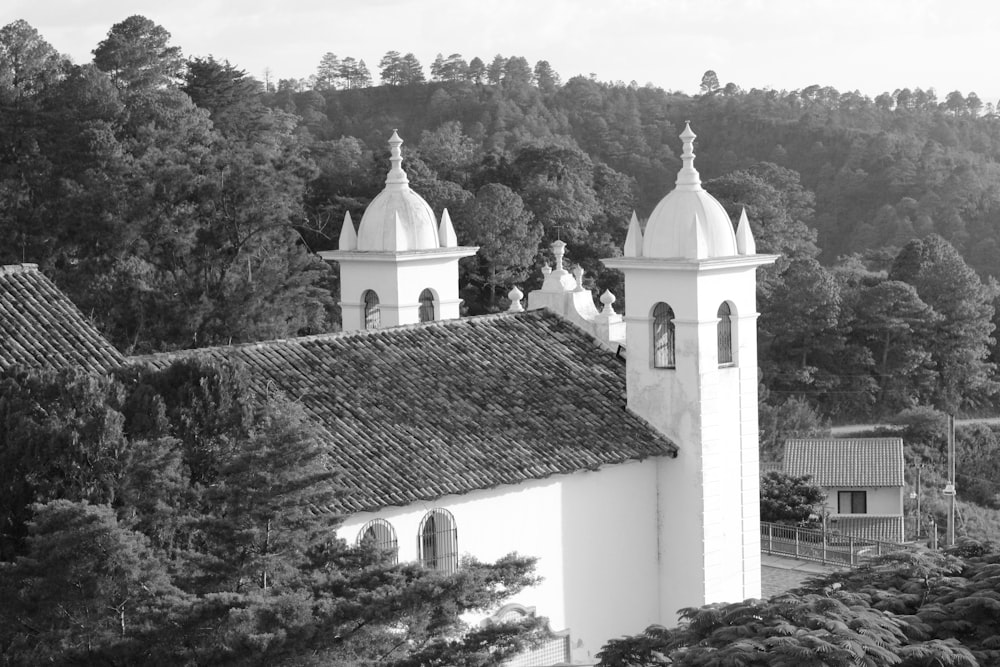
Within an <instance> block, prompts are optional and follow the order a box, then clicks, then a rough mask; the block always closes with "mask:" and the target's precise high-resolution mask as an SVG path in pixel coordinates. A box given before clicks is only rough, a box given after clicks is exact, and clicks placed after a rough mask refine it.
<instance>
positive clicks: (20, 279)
mask: <svg viewBox="0 0 1000 667" xmlns="http://www.w3.org/2000/svg"><path fill="white" fill-rule="evenodd" d="M123 362H124V359H123V357H122V355H121V353H120V352H118V350H116V349H115V348H114V347H113V346H112V345H111V343H109V342H108V341H106V340H105V339H104V337H103V336H101V334H100V333H99V332H98V331H97V329H96V328H95V327H94V325H93V324H92V323H91V322H90V321H89V320H88V319H87V318H86V317H84V315H83V313H81V312H80V310H79V309H78V308H77V307H76V306H74V305H73V303H72V302H71V301H70V300H69V298H68V297H67V296H66V295H65V294H63V293H62V292H60V291H59V288H57V287H56V286H55V285H54V284H53V283H52V281H51V280H49V279H48V278H46V277H45V276H44V275H43V274H42V273H41V272H40V271H39V270H38V267H37V266H36V265H35V264H14V265H10V266H2V265H0V369H6V368H9V367H11V366H14V365H15V364H20V365H26V366H32V367H40V368H65V367H68V366H80V367H82V368H84V369H86V370H88V371H94V372H100V373H106V372H108V371H110V370H111V369H113V368H117V367H118V366H121V365H122V363H123Z"/></svg>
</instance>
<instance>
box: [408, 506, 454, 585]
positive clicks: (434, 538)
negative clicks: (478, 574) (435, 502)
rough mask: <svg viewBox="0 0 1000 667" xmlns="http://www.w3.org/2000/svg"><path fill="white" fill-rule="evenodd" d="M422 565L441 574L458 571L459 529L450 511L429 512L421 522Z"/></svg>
mask: <svg viewBox="0 0 1000 667" xmlns="http://www.w3.org/2000/svg"><path fill="white" fill-rule="evenodd" d="M417 554H418V557H419V558H420V564H421V565H423V566H424V567H426V568H430V569H432V570H438V571H440V572H455V571H456V570H458V529H457V528H455V518H454V517H453V516H452V515H451V512H449V511H448V510H442V509H435V510H431V511H430V512H428V513H427V514H426V515H425V516H424V519H423V521H421V522H420V530H419V531H418V535H417Z"/></svg>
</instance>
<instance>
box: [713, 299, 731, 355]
mask: <svg viewBox="0 0 1000 667" xmlns="http://www.w3.org/2000/svg"><path fill="white" fill-rule="evenodd" d="M716 315H717V316H718V318H719V324H718V337H719V365H720V366H731V365H732V364H733V311H732V309H731V308H730V307H729V304H728V303H726V302H725V301H723V302H722V305H721V306H719V312H718V313H716Z"/></svg>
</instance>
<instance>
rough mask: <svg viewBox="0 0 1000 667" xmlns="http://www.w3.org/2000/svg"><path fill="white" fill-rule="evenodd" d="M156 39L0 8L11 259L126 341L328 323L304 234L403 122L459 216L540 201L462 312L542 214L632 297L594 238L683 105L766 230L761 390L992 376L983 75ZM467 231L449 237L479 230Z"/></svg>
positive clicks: (883, 403) (664, 163) (534, 274)
mask: <svg viewBox="0 0 1000 667" xmlns="http://www.w3.org/2000/svg"><path fill="white" fill-rule="evenodd" d="M169 39H170V36H169V33H168V32H167V30H166V29H164V28H163V27H161V26H157V25H156V24H155V23H153V22H151V21H149V20H148V19H145V18H144V17H141V16H133V17H129V18H128V19H126V20H125V21H122V22H120V23H118V24H116V25H114V26H112V27H111V29H110V30H109V33H108V36H107V38H106V39H105V40H103V41H102V42H101V43H100V44H99V45H97V47H96V48H95V52H94V53H95V58H94V63H93V64H85V65H80V66H74V65H72V64H70V63H68V62H65V61H64V60H63V59H62V58H61V57H60V56H58V51H57V50H56V49H55V48H53V47H52V46H50V45H48V44H46V43H45V42H44V40H43V39H42V37H41V36H40V35H38V34H37V32H35V31H34V29H33V28H31V26H30V25H28V24H26V23H24V22H15V23H12V24H10V25H8V26H6V27H5V28H3V29H2V31H0V122H2V123H3V124H4V125H5V126H9V127H16V128H17V130H18V131H17V132H12V133H6V134H4V135H3V137H4V138H3V140H2V141H0V214H2V215H0V228H2V229H3V231H4V232H6V234H5V238H10V239H13V241H12V242H11V243H8V244H5V245H3V246H0V253H3V255H2V259H0V261H7V262H9V261H22V260H25V261H36V262H38V263H40V264H41V265H42V268H43V270H45V271H46V272H47V273H48V274H49V275H51V276H52V277H53V278H55V279H56V281H57V282H58V284H59V285H60V286H61V287H62V288H63V289H64V290H66V291H67V292H68V293H69V294H70V295H71V297H72V298H73V299H74V301H76V302H77V303H78V304H80V305H81V306H82V307H83V308H84V309H85V310H86V311H87V312H88V313H92V314H93V316H94V317H95V318H96V319H97V320H98V323H99V324H100V325H101V327H102V328H103V330H104V331H105V332H106V333H107V334H108V335H109V336H110V337H111V338H112V340H114V342H115V343H116V344H117V345H119V346H120V347H121V348H122V349H125V350H134V351H143V350H154V349H169V348H177V347H188V346H197V345H205V344H214V343H220V342H230V341H243V340H253V339H258V338H266V337H273V336H288V335H295V334H297V333H301V332H314V331H323V330H329V329H331V328H335V327H336V319H335V318H336V309H335V307H334V306H332V303H333V302H334V301H335V300H336V294H337V282H336V273H335V272H331V271H328V270H327V267H325V266H324V265H323V264H322V263H320V262H318V261H316V260H315V259H313V257H314V255H312V254H311V253H310V251H315V250H323V249H329V248H332V247H333V246H334V245H335V244H336V238H337V233H338V231H339V229H340V225H341V222H342V220H343V219H344V215H345V214H346V213H350V214H351V215H352V216H354V218H355V219H356V220H357V219H358V218H360V215H361V214H362V213H363V211H364V208H365V206H366V204H367V203H368V202H369V201H370V200H371V199H372V198H373V197H374V196H375V195H376V194H377V193H378V192H379V190H380V189H381V187H382V183H383V181H384V177H385V176H384V174H385V169H386V161H385V160H386V150H385V141H386V138H387V136H388V134H390V133H391V131H392V129H393V128H399V129H400V132H401V133H402V134H403V136H404V138H405V139H406V140H407V142H408V143H407V145H406V148H405V151H404V152H405V155H404V158H405V166H406V169H407V171H408V173H409V175H410V180H411V184H412V185H413V187H414V188H415V189H416V190H417V191H418V192H420V194H421V195H423V196H424V197H425V199H427V201H428V202H429V203H430V204H431V206H432V207H433V208H434V209H435V211H436V213H437V214H438V215H440V214H441V211H442V209H443V208H445V207H447V208H448V210H449V212H450V213H451V216H452V218H453V221H454V223H455V225H456V227H457V228H463V227H464V228H466V229H472V228H474V227H476V226H477V224H478V223H476V222H475V221H474V220H471V219H470V218H469V216H472V215H479V214H480V213H481V209H482V205H481V203H480V204H477V202H476V193H478V192H479V191H480V190H481V189H482V188H483V187H485V186H489V185H501V186H504V187H506V188H508V189H509V190H510V192H511V194H512V195H514V196H516V197H518V198H519V199H520V201H521V202H522V204H523V207H524V209H525V211H527V212H529V213H530V214H531V216H532V217H533V220H534V224H537V225H540V226H541V229H542V232H543V233H542V235H541V236H540V237H538V238H537V242H536V246H535V248H534V251H533V252H532V249H531V248H530V247H528V246H530V245H531V242H529V241H530V240H531V239H535V237H534V236H533V235H531V234H529V235H527V236H524V235H519V236H518V238H520V239H521V241H518V242H517V243H513V244H509V245H510V246H511V248H514V247H516V248H517V249H518V257H517V261H516V262H514V261H513V260H512V259H510V258H509V259H508V260H504V262H502V264H504V265H505V266H508V267H513V266H517V267H518V268H517V270H513V271H507V270H506V269H504V270H500V271H497V272H496V273H495V274H494V273H493V272H492V270H491V269H489V268H488V266H489V265H488V263H485V262H484V263H483V264H481V265H477V266H475V267H471V266H467V267H466V270H465V271H463V274H462V278H461V280H462V287H463V288H464V289H465V291H464V292H463V294H465V296H466V299H467V302H468V305H469V310H470V312H481V311H486V310H491V309H495V308H497V307H498V305H497V304H496V302H495V299H494V295H495V293H496V292H500V293H501V294H504V293H506V291H507V290H508V289H509V288H510V287H511V286H513V284H514V283H515V282H517V283H519V284H520V286H521V287H522V288H523V289H525V290H526V291H530V290H531V289H534V288H536V287H537V286H538V285H539V283H540V281H541V273H540V272H539V271H536V270H530V268H531V267H539V266H541V264H542V263H543V262H544V261H545V257H546V253H547V252H548V244H550V243H551V242H552V241H553V240H554V239H556V238H562V239H563V240H565V241H567V242H568V243H569V248H568V257H569V258H571V260H572V261H573V262H575V263H579V264H581V265H582V266H583V267H584V269H585V270H586V276H587V278H586V283H585V284H586V286H588V287H591V288H593V289H594V290H597V289H604V288H610V289H612V291H614V292H615V293H616V296H617V297H618V299H619V300H618V304H619V305H621V304H624V299H623V296H624V295H623V293H622V284H621V280H620V276H619V275H618V274H617V273H616V272H612V271H607V270H606V269H605V268H604V267H603V265H602V264H601V263H600V259H601V258H602V257H608V256H614V255H616V254H617V253H619V252H620V251H621V246H622V243H623V240H624V234H625V230H626V227H627V222H628V220H629V218H630V217H631V214H632V211H633V209H634V210H635V211H636V213H637V215H638V216H639V219H640V220H642V219H643V218H644V217H645V216H647V215H649V213H650V212H651V211H652V209H653V207H654V206H655V204H656V203H657V201H659V199H660V198H662V197H663V195H664V194H665V193H666V192H667V191H668V190H669V188H670V184H671V182H672V180H673V178H674V174H675V173H676V169H677V167H678V166H679V161H678V159H677V157H676V154H675V150H676V147H677V143H678V142H677V138H676V135H677V134H678V131H679V128H680V127H683V122H684V121H685V120H688V119H690V120H691V121H692V122H693V124H694V127H695V128H696V131H697V133H698V134H699V138H698V141H697V147H696V152H697V156H698V157H697V167H698V169H699V171H700V172H701V173H702V175H703V178H704V182H705V186H706V188H707V189H708V190H709V191H710V192H711V193H712V194H713V195H715V196H716V197H717V198H718V199H719V200H720V201H721V202H722V203H723V205H724V206H725V207H726V209H727V211H728V212H729V214H730V216H731V217H732V218H733V219H734V220H735V219H736V218H737V216H738V215H739V214H740V213H741V212H742V211H743V210H745V211H746V213H747V215H748V217H749V220H750V225H751V228H752V229H753V232H754V235H755V238H756V241H757V247H758V249H759V250H760V251H761V252H773V253H778V254H780V255H781V257H780V258H779V260H778V262H777V263H776V264H775V265H774V266H773V267H770V268H767V269H764V270H762V271H761V281H760V283H761V285H760V290H759V301H760V311H761V313H762V317H761V320H760V332H761V339H760V352H761V367H762V370H763V372H764V375H763V378H764V379H763V383H764V389H766V390H767V392H766V393H765V396H766V400H767V402H768V403H767V405H766V406H765V411H766V410H767V409H770V408H774V410H773V411H772V412H773V414H781V412H780V410H779V407H780V406H786V407H787V406H792V407H795V408H796V410H798V409H799V408H803V409H805V410H811V411H814V412H816V413H818V414H819V416H820V417H825V418H833V419H836V420H856V419H866V418H870V417H882V416H890V415H892V414H893V413H895V412H897V411H899V410H904V409H908V408H910V407H913V406H916V405H919V404H922V403H928V402H930V403H933V404H934V405H937V406H939V407H942V408H946V409H949V410H956V409H957V410H969V409H976V408H982V407H983V406H985V405H991V404H992V402H993V401H994V388H995V383H994V380H993V374H994V373H995V369H994V367H993V366H992V363H993V361H995V360H996V359H1000V353H998V352H997V349H998V348H997V345H996V344H995V342H994V340H993V337H992V328H991V327H992V325H994V324H995V322H997V321H1000V316H998V315H997V313H996V312H995V309H994V308H993V305H994V301H996V300H997V299H998V298H1000V296H998V294H1000V292H998V291H997V290H995V289H994V287H993V283H992V282H991V280H992V277H993V276H1000V260H997V257H1000V228H998V227H997V225H996V224H995V221H996V219H997V218H996V212H997V211H998V210H1000V195H998V193H1000V188H998V187H997V183H1000V167H998V166H997V165H998V160H1000V123H998V122H997V118H996V116H995V107H994V106H992V105H991V104H989V103H986V102H984V101H983V100H980V99H979V98H978V97H977V96H976V95H975V94H974V93H972V92H959V91H955V92H953V93H949V94H948V95H943V96H940V97H939V96H938V94H936V93H935V92H934V91H932V90H921V89H907V88H901V89H898V90H894V91H887V92H886V93H884V94H883V95H879V96H878V97H876V98H875V99H874V100H872V99H869V98H866V97H864V96H862V95H859V94H857V93H841V92H840V91H837V90H835V89H833V88H831V87H829V86H821V85H811V86H808V87H805V88H803V89H802V90H795V91H777V90H770V89H763V90H761V89H752V90H744V89H742V88H741V87H740V86H739V85H737V84H736V83H733V82H726V83H723V82H722V81H720V80H719V77H718V75H717V74H716V73H715V72H713V71H711V70H709V71H706V72H705V76H704V77H703V79H702V86H701V89H700V91H699V92H700V93H702V94H699V95H693V96H692V95H684V94H682V93H676V92H669V91H664V90H661V89H658V88H655V87H653V86H638V85H636V84H634V83H630V84H624V83H621V82H615V83H605V82H601V81H598V80H596V79H595V78H594V77H585V76H573V77H569V78H568V79H566V80H565V81H563V80H562V78H561V77H560V76H559V75H558V73H557V72H555V70H554V69H553V68H552V66H551V65H550V64H549V63H548V62H547V61H545V60H539V61H537V62H536V63H535V64H534V66H532V65H531V64H530V63H529V62H528V61H527V60H526V59H525V58H524V57H522V56H519V55H516V54H515V55H511V54H493V55H489V56H484V54H479V55H478V56H477V55H474V54H461V53H449V52H448V51H446V50H442V52H441V54H440V55H439V56H438V57H436V58H435V59H434V62H433V63H431V64H430V66H429V69H428V70H427V71H426V72H425V68H424V66H423V65H422V64H421V63H420V62H419V61H418V60H417V58H416V57H415V56H414V55H413V54H412V53H401V52H397V51H389V52H387V53H386V54H385V55H384V56H383V57H382V59H381V60H380V61H379V63H378V74H379V78H380V82H379V85H374V82H372V81H371V80H370V78H371V77H370V74H366V70H367V68H366V67H364V66H363V61H361V60H359V59H357V58H356V57H355V56H351V55H347V54H340V55H338V54H336V53H333V52H329V53H326V54H324V55H323V56H322V58H321V59H320V62H319V65H318V67H317V69H316V71H315V74H314V75H313V76H312V77H310V78H305V79H290V80H285V81H283V82H282V83H280V84H279V86H278V90H265V89H264V86H262V85H261V84H259V83H258V82H256V81H254V80H253V79H251V78H250V77H248V76H247V75H246V73H245V72H242V71H241V70H239V69H238V68H236V67H234V66H232V65H230V64H229V63H227V62H225V61H217V60H215V59H214V58H212V57H207V58H205V57H195V58H192V59H189V60H187V61H185V60H183V59H182V58H181V52H180V49H179V47H175V46H172V45H171V44H170V41H169ZM469 55H472V57H471V58H470V57H469ZM428 78H429V81H428V80H427V79H428ZM152 184H155V186H154V185H152ZM480 227H481V225H480ZM515 227H516V225H515ZM481 231H483V235H482V236H481V238H472V237H467V238H466V239H464V240H463V242H467V243H475V244H478V245H481V246H483V247H484V248H486V247H488V246H491V245H494V246H495V244H494V243H493V242H491V241H490V240H489V239H490V236H489V234H488V233H487V232H486V231H485V230H481ZM476 235H480V234H479V231H477V232H476ZM505 250H506V249H505ZM494 254H496V253H495V252H494ZM483 256H485V255H482V256H481V258H480V259H482V257H483ZM480 269H482V270H480ZM595 296H596V295H595ZM625 306H626V307H627V304H625ZM991 311H993V315H992V316H991V315H990V313H991ZM789 412H790V413H791V412H795V410H789ZM800 412H801V411H800ZM803 414H804V413H803Z"/></svg>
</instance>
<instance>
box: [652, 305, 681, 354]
mask: <svg viewBox="0 0 1000 667" xmlns="http://www.w3.org/2000/svg"><path fill="white" fill-rule="evenodd" d="M674 339H675V336H674V309H673V308H671V307H670V306H668V305H667V304H665V303H662V302H661V303H658V304H656V306H654V307H653V367H654V368H675V367H676V366H677V358H676V355H675V354H674V345H675V342H674Z"/></svg>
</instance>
